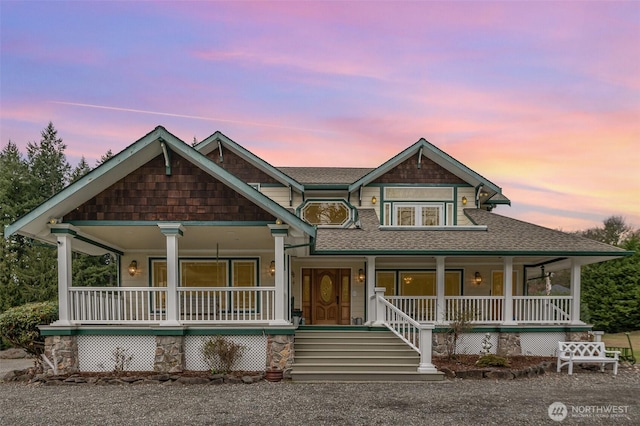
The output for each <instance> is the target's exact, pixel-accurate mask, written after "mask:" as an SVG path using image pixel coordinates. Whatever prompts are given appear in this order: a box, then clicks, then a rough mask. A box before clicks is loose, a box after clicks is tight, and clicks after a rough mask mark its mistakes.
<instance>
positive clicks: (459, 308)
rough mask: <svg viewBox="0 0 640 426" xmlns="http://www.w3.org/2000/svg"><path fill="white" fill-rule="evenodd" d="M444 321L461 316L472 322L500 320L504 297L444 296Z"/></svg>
mask: <svg viewBox="0 0 640 426" xmlns="http://www.w3.org/2000/svg"><path fill="white" fill-rule="evenodd" d="M444 299H445V309H446V312H445V321H446V322H451V321H457V320H459V319H461V317H464V318H466V319H467V320H469V321H470V322H473V323H499V322H502V316H503V315H502V314H503V305H504V297H502V296H445V298H444Z"/></svg>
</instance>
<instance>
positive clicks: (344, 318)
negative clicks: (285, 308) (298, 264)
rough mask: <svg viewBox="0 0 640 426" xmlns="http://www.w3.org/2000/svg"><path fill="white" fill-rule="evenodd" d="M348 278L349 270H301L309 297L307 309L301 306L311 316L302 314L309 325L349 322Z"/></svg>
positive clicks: (349, 293)
mask: <svg viewBox="0 0 640 426" xmlns="http://www.w3.org/2000/svg"><path fill="white" fill-rule="evenodd" d="M304 277H306V280H305V278H304ZM350 277H351V275H350V270H349V269H303V283H304V282H305V281H306V282H307V283H308V285H309V287H310V288H309V289H308V290H309V293H310V296H311V297H310V299H311V300H309V304H308V307H306V309H305V307H304V306H303V311H305V310H306V311H307V312H309V313H310V314H311V315H310V318H309V317H308V316H307V315H306V314H304V315H305V316H307V321H308V323H309V324H349V323H350V322H351V318H350V313H351V312H350V305H351V298H350V296H351V289H350V287H351V286H350ZM303 285H304V284H303ZM303 293H304V289H303ZM303 305H304V297H303Z"/></svg>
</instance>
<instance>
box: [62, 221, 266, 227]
mask: <svg viewBox="0 0 640 426" xmlns="http://www.w3.org/2000/svg"><path fill="white" fill-rule="evenodd" d="M65 223H69V224H70V225H73V226H158V224H159V223H175V220H174V221H166V222H162V221H147V220H132V221H126V220H70V221H69V222H65ZM272 223H273V222H270V221H266V220H263V221H260V220H254V221H246V222H240V221H219V220H217V221H205V220H191V221H181V222H180V224H182V226H266V225H269V224H272Z"/></svg>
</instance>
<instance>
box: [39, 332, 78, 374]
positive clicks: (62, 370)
mask: <svg viewBox="0 0 640 426" xmlns="http://www.w3.org/2000/svg"><path fill="white" fill-rule="evenodd" d="M44 356H45V357H47V359H48V360H49V362H51V364H52V365H53V366H54V367H55V368H51V365H49V363H48V362H46V361H43V362H42V368H43V371H44V373H45V374H46V375H57V374H73V373H77V372H78V371H79V366H78V338H77V336H47V337H46V338H45V341H44Z"/></svg>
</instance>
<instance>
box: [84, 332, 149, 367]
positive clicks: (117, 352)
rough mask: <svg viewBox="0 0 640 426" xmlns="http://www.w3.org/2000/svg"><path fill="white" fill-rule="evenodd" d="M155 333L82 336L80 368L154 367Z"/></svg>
mask: <svg viewBox="0 0 640 426" xmlns="http://www.w3.org/2000/svg"><path fill="white" fill-rule="evenodd" d="M155 352H156V340H155V336H91V335H88V336H78V365H79V368H80V371H86V372H97V371H114V370H115V369H116V367H117V366H118V367H121V368H122V369H123V370H124V371H153V363H154V359H155Z"/></svg>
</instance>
